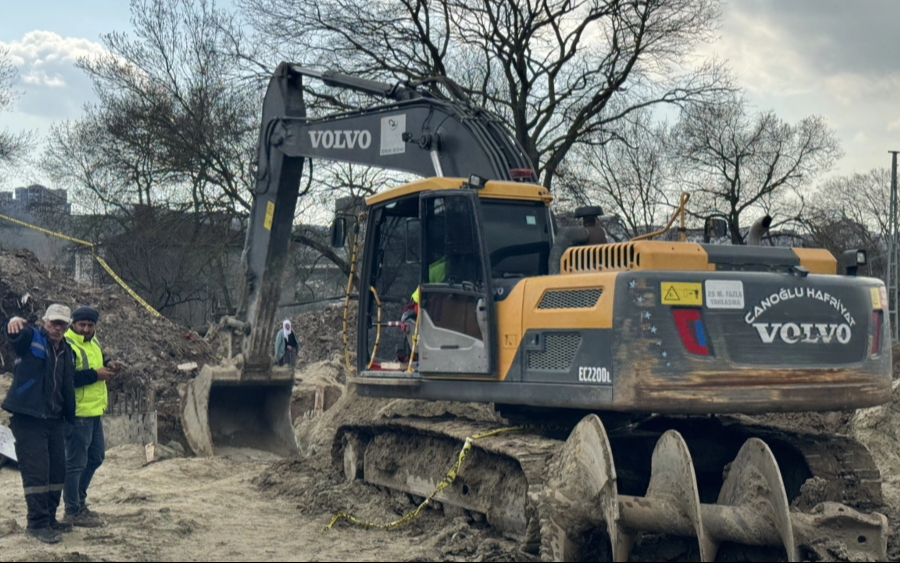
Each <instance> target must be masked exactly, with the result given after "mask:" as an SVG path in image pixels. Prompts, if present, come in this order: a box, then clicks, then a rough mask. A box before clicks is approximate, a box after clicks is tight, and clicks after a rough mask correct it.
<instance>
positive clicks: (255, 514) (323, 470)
mask: <svg viewBox="0 0 900 563" xmlns="http://www.w3.org/2000/svg"><path fill="white" fill-rule="evenodd" d="M51 302H63V303H66V304H68V305H70V306H72V307H75V306H77V305H82V304H88V305H93V306H95V307H98V308H99V309H100V311H101V315H102V316H101V323H100V327H99V338H102V342H103V344H104V350H105V351H106V353H107V355H108V356H111V357H116V358H120V359H122V360H123V361H125V362H126V363H127V364H128V365H129V369H128V371H127V372H126V374H125V376H126V377H122V378H121V379H119V380H114V381H113V382H112V383H111V385H110V390H111V393H129V392H134V391H143V392H147V393H149V396H150V397H151V398H152V401H153V405H152V406H153V407H154V408H156V409H157V412H158V416H159V442H160V444H167V443H170V442H171V441H176V442H181V443H182V444H184V440H183V437H182V435H181V427H180V421H179V419H178V411H179V408H178V402H179V387H180V386H181V385H182V384H183V383H184V382H186V381H187V380H188V379H189V378H191V377H193V376H194V375H195V372H193V371H191V370H183V369H179V368H178V366H179V365H182V364H184V363H187V362H196V363H198V364H202V363H204V362H208V361H216V359H215V358H216V354H217V352H219V351H220V350H221V342H220V341H218V340H217V337H216V335H215V331H210V333H209V337H208V339H205V338H201V337H200V336H199V335H197V334H196V333H193V332H191V331H189V330H188V329H187V328H184V327H179V326H176V325H174V324H172V323H170V322H168V321H166V320H165V319H160V318H156V317H154V316H152V315H151V314H150V313H148V312H147V311H145V310H143V309H142V308H140V307H139V306H138V305H136V304H135V303H134V302H133V300H131V298H130V297H128V296H127V295H126V294H125V293H124V292H122V291H121V290H120V289H119V288H117V287H115V286H112V287H104V288H90V287H87V286H81V285H79V284H77V283H75V282H73V281H72V280H71V279H67V278H66V277H65V276H64V275H63V274H61V273H59V272H56V271H54V270H51V269H47V268H45V267H44V266H43V265H41V264H40V263H38V262H37V260H35V259H34V257H33V255H30V253H27V252H9V251H3V250H2V249H0V316H3V317H7V316H11V315H22V316H25V317H27V318H28V319H29V320H31V321H35V320H36V319H37V317H38V315H39V314H40V313H41V312H42V311H43V309H44V308H45V307H46V305H47V304H48V303H51ZM292 320H293V321H294V326H295V327H305V329H304V330H303V331H302V333H299V335H300V336H301V339H302V341H301V353H300V362H299V365H300V366H301V367H300V368H299V369H298V371H297V384H296V386H295V394H294V399H293V401H292V405H291V406H292V418H293V420H294V431H295V434H296V436H297V441H298V444H299V445H300V447H301V452H302V454H301V456H300V457H298V458H295V459H289V460H280V461H274V462H273V461H272V460H271V457H270V456H267V455H263V454H261V453H259V452H252V451H239V452H233V455H230V456H229V457H221V456H220V457H214V458H205V459H204V458H194V457H183V456H179V455H178V454H177V452H176V451H173V450H171V449H168V448H164V447H161V448H159V450H158V454H159V455H160V456H161V457H162V459H159V460H157V461H154V462H153V463H149V464H148V463H146V459H145V453H144V449H143V448H142V447H140V446H119V447H116V448H112V449H110V450H109V451H108V452H107V459H106V462H105V463H104V465H103V466H102V467H101V468H100V470H99V471H98V472H97V474H96V476H95V480H94V482H93V484H92V486H91V489H90V496H89V502H90V503H91V506H92V508H93V509H94V510H96V511H98V512H100V513H101V514H103V515H104V517H105V520H106V525H105V526H104V527H102V528H96V529H76V530H75V531H74V532H72V533H70V534H66V535H65V536H64V537H63V538H64V539H63V541H62V542H61V543H59V544H56V545H52V546H47V545H44V544H41V543H38V542H37V541H36V540H33V539H31V538H30V537H28V536H26V535H25V534H24V533H22V528H23V527H24V525H25V503H24V499H23V497H22V488H21V481H20V476H19V474H18V472H17V471H16V470H15V468H14V467H10V466H5V467H0V561H107V560H115V561H211V560H222V561H232V560H235V561H237V560H241V561H245V560H253V561H318V560H337V561H341V560H346V561H356V560H363V561H521V560H529V559H533V557H531V556H530V555H528V554H526V553H523V552H522V551H521V550H520V549H521V546H520V545H519V544H518V543H517V542H516V541H513V540H511V539H509V538H505V537H503V536H501V535H500V534H499V533H498V532H496V531H495V530H494V529H492V528H491V527H490V526H488V525H487V524H486V523H485V522H484V521H483V517H481V516H479V515H478V514H471V513H465V512H462V511H458V512H457V511H451V510H447V511H446V512H445V511H444V510H442V509H441V508H440V507H437V508H429V509H427V510H425V511H423V513H422V514H421V515H420V516H419V517H418V518H416V519H415V520H413V521H412V522H410V523H408V524H406V525H404V526H402V527H400V528H398V529H394V530H390V531H384V530H378V529H362V528H357V527H353V526H350V525H348V524H345V523H339V524H337V525H336V526H335V528H334V529H332V530H330V531H328V532H323V531H322V530H323V527H324V526H325V525H326V524H328V522H329V520H330V519H331V517H332V515H333V514H335V513H336V512H338V511H350V512H352V513H353V514H354V515H356V516H358V517H360V518H362V519H365V520H369V521H373V522H389V521H393V520H395V519H397V518H399V517H400V516H401V515H402V514H404V513H406V512H407V511H409V510H411V509H412V508H413V506H414V504H413V501H414V499H411V498H409V497H408V496H407V495H405V494H399V493H391V492H388V491H385V490H380V489H378V488H376V487H372V486H367V485H364V484H361V483H346V482H345V480H344V479H343V477H342V475H341V472H340V469H339V468H338V467H337V466H336V464H335V461H334V460H333V459H332V454H331V445H332V439H333V436H334V432H335V429H336V428H337V426H338V425H339V424H346V423H352V422H356V421H361V420H364V419H371V418H380V417H385V416H395V415H400V416H402V415H408V414H417V415H424V416H435V417H438V416H458V417H464V418H467V419H472V420H480V421H487V422H496V423H498V424H499V423H500V422H501V421H500V420H499V419H498V418H497V416H496V414H495V413H494V412H493V410H492V409H491V408H490V406H488V405H473V404H448V403H423V402H414V401H376V400H373V399H365V398H360V397H357V396H356V395H355V394H354V393H353V391H352V389H351V388H348V385H347V373H346V371H345V370H344V367H343V366H344V356H343V338H342V335H341V325H342V321H343V309H342V308H340V307H333V308H329V309H326V310H323V311H318V312H314V313H307V314H304V315H303V316H299V317H298V318H295V319H292ZM352 322H353V321H352V315H351V323H352ZM351 326H352V324H351ZM354 341H355V337H354V336H352V335H351V336H350V342H354ZM12 359H13V358H11V357H10V356H9V353H8V350H7V347H6V345H5V342H3V339H2V336H0V396H3V395H5V385H8V382H9V375H8V374H7V375H3V374H2V372H4V371H8V370H9V368H10V367H11V365H12V364H11V362H12ZM897 364H898V361H896V360H895V366H897ZM895 378H896V374H895ZM317 395H318V398H317ZM894 397H895V400H894V401H893V402H892V403H890V404H888V405H886V406H883V407H877V408H873V409H866V410H861V411H858V412H855V413H854V412H846V413H844V412H842V413H824V414H803V415H780V416H775V417H768V419H769V420H770V421H776V422H778V423H779V424H782V425H785V426H788V427H791V428H796V429H804V430H817V431H828V432H840V433H845V434H851V435H853V436H854V437H856V438H857V439H859V440H860V441H862V442H863V443H864V444H866V445H867V446H868V447H869V449H870V451H871V452H872V454H873V456H874V458H875V461H876V463H877V464H878V466H879V469H880V470H881V473H882V478H883V481H884V495H885V500H886V502H887V506H886V509H885V511H886V514H887V516H888V518H889V520H890V523H891V525H892V528H894V529H895V530H896V529H897V528H898V527H900V524H898V523H900V472H898V470H897V467H900V445H898V443H900V382H895V388H894ZM5 422H6V417H5V413H3V412H2V411H0V424H3V423H5ZM60 515H61V511H60ZM653 541H656V542H657V544H654V545H655V547H653V549H649V550H644V551H643V552H644V553H647V554H649V555H648V556H647V557H648V559H646V560H683V559H688V560H689V559H690V557H691V555H692V553H691V551H690V549H689V548H688V547H686V546H685V543H684V542H681V541H668V540H666V541H662V542H659V540H658V538H657V539H654V540H653ZM889 558H890V559H891V560H900V534H898V533H897V531H895V532H894V533H893V535H892V536H891V538H890V540H889ZM739 560H753V555H752V553H751V552H749V551H748V553H747V554H746V555H745V556H744V557H742V558H741V559H739Z"/></svg>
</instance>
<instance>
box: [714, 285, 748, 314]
mask: <svg viewBox="0 0 900 563" xmlns="http://www.w3.org/2000/svg"><path fill="white" fill-rule="evenodd" d="M706 306H707V307H709V308H710V309H743V308H744V282H742V281H738V280H706Z"/></svg>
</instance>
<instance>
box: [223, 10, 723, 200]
mask: <svg viewBox="0 0 900 563" xmlns="http://www.w3.org/2000/svg"><path fill="white" fill-rule="evenodd" d="M239 5H240V6H242V7H243V8H244V10H245V11H246V12H247V13H248V14H249V15H250V17H251V20H252V22H253V24H254V25H255V27H256V29H257V31H258V32H259V36H260V37H261V38H262V39H263V40H266V41H268V42H269V43H270V44H271V45H273V46H274V47H275V48H276V49H279V51H280V53H281V54H282V55H283V56H286V57H292V58H299V59H300V62H303V63H304V64H309V65H317V66H325V67H330V68H336V69H339V70H342V71H344V72H348V73H351V74H357V75H363V76H367V77H372V78H377V79H381V80H391V79H397V80H417V79H421V78H424V77H427V76H434V75H443V76H449V77H451V78H453V79H455V80H457V81H458V82H460V83H462V85H463V86H464V88H465V89H466V91H467V93H468V95H469V96H470V97H471V98H472V99H473V101H474V102H475V103H476V104H478V105H481V106H484V107H487V108H488V109H491V110H493V111H494V112H495V113H497V114H499V115H500V116H501V117H502V118H503V119H504V120H505V121H506V122H507V123H509V124H510V126H511V128H512V129H513V131H514V134H515V136H516V137H517V138H518V140H519V141H520V142H521V144H522V145H523V147H524V148H525V150H526V151H527V153H528V154H529V156H530V157H531V159H532V161H533V162H534V164H535V166H537V167H538V172H539V173H540V174H541V176H542V182H543V184H544V185H545V186H547V187H548V188H549V187H551V185H552V183H553V181H554V177H555V175H556V173H557V171H558V169H559V168H560V167H561V166H562V165H563V162H564V160H565V159H566V157H567V156H568V154H569V153H570V151H571V150H572V148H573V147H574V146H576V145H577V144H578V143H580V142H582V141H583V140H585V139H587V138H592V139H593V140H594V142H598V143H603V142H606V141H608V140H609V139H610V137H611V133H610V131H611V130H612V129H613V128H614V127H613V125H614V124H616V123H617V122H619V121H620V120H622V119H624V118H626V117H627V116H629V115H630V114H632V113H633V112H635V111H637V110H638V109H641V108H646V107H651V106H656V105H659V104H682V103H686V102H692V101H700V100H704V99H706V98H707V97H708V96H710V95H716V94H718V93H720V92H721V91H723V90H727V89H729V88H730V80H729V76H728V74H727V73H726V72H725V71H724V68H723V66H721V65H720V64H718V63H715V62H708V63H705V64H702V65H699V66H694V67H691V63H692V62H693V61H692V60H691V59H690V54H691V53H693V52H694V51H695V47H696V46H697V44H698V43H699V42H702V41H705V40H707V39H709V38H711V36H712V33H713V32H714V30H715V28H716V25H717V23H718V18H719V16H720V9H719V0H642V1H640V2H621V1H619V0H590V1H574V2H573V1H572V0H547V1H545V2H531V1H528V0H509V1H507V2H494V1H491V0H434V1H428V0H401V1H399V2H370V1H367V0H239Z"/></svg>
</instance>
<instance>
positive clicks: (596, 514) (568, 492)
mask: <svg viewBox="0 0 900 563" xmlns="http://www.w3.org/2000/svg"><path fill="white" fill-rule="evenodd" d="M697 491H698V489H697V478H696V475H695V472H694V466H693V462H692V461H691V455H690V452H689V451H688V447H687V444H686V443H685V441H684V439H683V438H682V437H681V435H680V434H679V433H678V432H676V431H674V430H669V431H668V432H666V433H665V434H663V436H662V437H661V438H660V439H659V441H658V442H657V444H656V447H655V449H654V451H653V457H652V461H651V475H650V484H649V486H648V488H647V493H646V495H645V496H643V497H635V496H629V495H619V494H618V492H617V487H616V472H615V467H614V464H613V456H612V449H611V447H610V443H609V439H608V437H607V435H606V431H605V429H604V428H603V423H602V422H601V421H600V419H599V418H598V417H597V416H596V415H589V416H587V417H585V418H584V419H583V420H582V421H581V422H580V423H578V425H577V426H576V427H575V429H574V430H573V431H572V433H571V434H570V436H569V438H568V439H567V440H566V442H565V444H564V445H563V446H562V448H561V449H560V450H559V452H558V453H557V455H555V456H554V459H553V460H552V461H551V462H550V463H549V464H548V465H547V473H546V478H545V487H544V489H543V490H542V491H541V492H540V494H539V495H538V510H539V512H540V527H541V558H542V559H543V560H545V561H546V560H552V561H570V560H574V559H577V558H578V557H577V556H578V554H577V553H576V552H577V545H578V544H577V541H578V540H580V538H581V537H582V536H583V534H584V533H585V532H587V531H588V530H590V529H593V528H596V527H600V526H603V527H605V528H606V530H607V532H608V534H609V538H610V543H611V548H612V555H613V559H614V560H615V561H627V560H628V556H629V554H630V552H631V547H632V545H633V544H634V541H635V539H636V537H637V535H638V534H640V533H642V532H650V533H656V534H670V535H677V536H685V537H696V538H697V540H698V543H699V552H700V559H701V561H713V560H714V559H715V556H716V553H717V551H718V548H719V545H720V544H722V543H723V542H734V543H739V544H744V545H756V546H783V547H784V549H785V553H786V556H787V559H788V560H789V561H799V560H800V557H801V554H800V549H801V547H803V548H805V549H807V550H810V551H813V552H815V553H817V554H818V556H819V558H820V559H827V558H830V557H829V551H835V550H840V551H842V552H843V553H844V555H845V556H849V557H850V559H852V560H859V559H862V560H866V559H869V560H873V559H874V560H886V557H887V535H888V530H887V519H886V518H885V517H884V516H883V515H881V514H871V515H866V514H861V513H859V512H856V511H855V510H853V509H851V508H849V507H846V506H843V505H840V504H837V503H823V504H820V505H818V506H817V507H816V508H815V509H813V511H812V513H810V514H805V513H800V512H794V513H792V512H790V509H789V504H788V501H787V493H786V492H785V488H784V483H783V481H782V478H781V473H780V471H779V469H778V463H777V462H776V460H775V457H774V455H773V454H772V451H771V450H770V449H769V447H768V446H767V445H766V444H765V442H763V441H762V440H759V439H756V438H752V439H750V440H747V442H745V443H744V445H743V447H742V448H741V450H740V452H739V453H738V455H737V458H736V459H735V460H734V462H733V463H732V464H731V468H730V470H729V472H728V476H727V477H726V479H725V482H724V484H723V487H722V490H721V492H720V494H719V497H718V500H717V503H716V504H701V503H700V500H699V495H698V492H697Z"/></svg>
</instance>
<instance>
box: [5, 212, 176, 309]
mask: <svg viewBox="0 0 900 563" xmlns="http://www.w3.org/2000/svg"><path fill="white" fill-rule="evenodd" d="M0 219H5V220H7V221H9V222H10V223H15V224H17V225H21V226H23V227H28V228H29V229H34V230H35V231H39V232H42V233H44V234H45V235H50V236H52V237H57V238H61V239H63V240H67V241H69V242H74V243H76V244H81V245H84V246H87V247H88V248H90V249H91V256H93V257H94V260H96V261H97V262H99V263H100V265H101V266H102V267H103V269H104V270H106V272H107V273H108V274H109V275H110V276H112V279H114V280H116V283H118V284H119V285H120V286H122V289H124V290H125V291H126V292H127V293H128V295H130V296H131V297H132V298H134V300H135V301H137V302H138V303H140V304H141V305H142V306H143V307H144V308H145V309H147V311H149V312H150V313H151V314H152V315H155V316H157V317H161V316H162V315H161V314H159V311H157V310H156V309H154V308H153V307H152V306H151V305H150V304H149V303H147V302H146V301H144V300H143V299H142V298H141V296H140V295H138V294H137V293H135V291H134V290H133V289H131V288H130V287H128V284H126V283H125V281H124V280H123V279H122V278H120V277H119V276H118V275H117V274H116V273H115V272H114V271H113V269H112V268H111V267H110V266H109V264H107V263H106V261H105V260H104V259H103V258H100V255H99V254H97V252H96V247H95V246H94V243H92V242H88V241H86V240H81V239H77V238H75V237H70V236H68V235H64V234H62V233H57V232H55V231H51V230H49V229H45V228H43V227H38V226H37V225H32V224H30V223H26V222H25V221H20V220H19V219H15V218H13V217H8V216H6V215H2V214H0Z"/></svg>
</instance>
